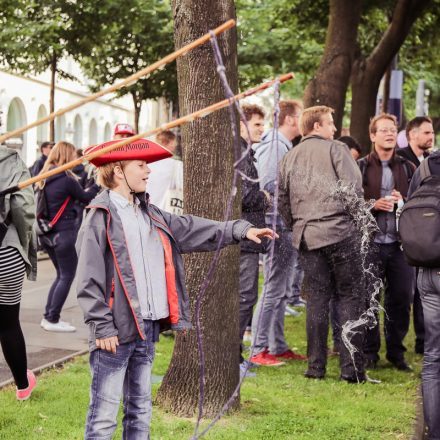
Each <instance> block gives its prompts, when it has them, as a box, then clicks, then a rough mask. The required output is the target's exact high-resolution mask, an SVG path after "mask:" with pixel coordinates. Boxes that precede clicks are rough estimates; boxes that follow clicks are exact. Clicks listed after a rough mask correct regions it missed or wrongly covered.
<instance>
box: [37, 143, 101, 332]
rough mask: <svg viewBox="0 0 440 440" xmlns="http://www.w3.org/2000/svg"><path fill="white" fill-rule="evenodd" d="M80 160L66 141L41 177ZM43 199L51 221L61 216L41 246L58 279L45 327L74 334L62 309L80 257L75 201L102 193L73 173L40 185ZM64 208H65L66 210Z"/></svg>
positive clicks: (51, 156) (56, 148)
mask: <svg viewBox="0 0 440 440" xmlns="http://www.w3.org/2000/svg"><path fill="white" fill-rule="evenodd" d="M74 159H76V151H75V147H74V146H73V145H72V144H70V143H68V142H64V141H60V142H57V143H56V144H55V146H54V147H53V148H52V150H51V152H50V153H49V156H48V158H47V160H46V162H45V164H44V167H43V169H42V170H41V172H40V174H42V173H44V172H46V171H49V170H50V169H52V168H55V167H59V166H61V165H64V164H65V163H67V162H70V161H71V160H74ZM37 187H38V189H39V190H40V193H41V194H40V196H41V197H44V199H45V201H46V213H47V217H48V218H47V219H46V220H48V221H52V220H53V219H54V218H56V217H58V220H57V221H56V223H55V225H54V226H53V228H52V229H51V230H50V232H48V233H46V234H44V235H43V236H41V244H42V246H43V248H44V249H45V250H46V252H47V253H48V254H49V257H50V259H51V260H52V263H53V264H54V266H55V269H56V273H57V276H56V278H55V281H54V282H53V284H52V286H51V288H50V290H49V295H48V297H47V303H46V309H45V312H44V317H43V319H42V321H41V327H43V328H44V329H45V330H47V331H54V332H73V331H75V330H76V329H75V327H74V326H73V325H71V324H69V323H68V322H64V321H61V320H60V315H61V309H62V308H63V305H64V303H65V301H66V298H67V295H68V294H69V290H70V286H71V285H72V281H73V279H74V277H75V272H76V265H77V256H76V251H75V241H76V237H77V234H78V224H79V222H78V219H77V216H78V210H77V209H76V206H75V202H77V201H78V202H80V203H88V202H90V200H92V199H93V198H94V197H95V195H96V194H97V193H98V190H99V187H98V186H97V185H93V186H91V187H89V188H87V189H83V188H82V187H81V185H80V183H79V182H78V178H77V177H76V176H75V174H74V173H72V172H71V171H65V172H63V173H60V174H57V175H55V176H52V177H49V178H47V179H44V180H41V181H40V182H38V183H37ZM62 207H64V209H62Z"/></svg>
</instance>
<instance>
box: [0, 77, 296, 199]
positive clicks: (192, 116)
mask: <svg viewBox="0 0 440 440" xmlns="http://www.w3.org/2000/svg"><path fill="white" fill-rule="evenodd" d="M292 78H294V75H293V73H287V74H285V75H282V76H280V77H279V78H277V79H274V80H272V81H268V82H265V83H263V84H260V85H259V86H256V87H254V88H252V89H250V90H247V91H245V92H242V93H239V94H237V95H235V96H234V98H231V99H224V100H223V101H219V102H217V103H215V104H212V105H210V106H208V107H205V108H203V109H201V110H197V111H195V112H193V113H191V114H189V115H186V116H182V117H181V118H178V119H175V120H174V121H171V122H168V123H167V124H163V125H161V126H160V127H156V128H153V129H151V130H148V131H145V132H144V133H139V134H137V135H135V136H131V137H129V138H125V139H122V140H121V141H120V142H116V143H114V144H112V145H109V146H108V147H105V148H102V149H101V150H97V151H93V152H91V153H88V154H85V155H84V156H82V157H79V158H78V159H75V160H72V161H70V162H67V163H65V164H64V165H61V166H59V167H57V168H54V169H52V170H50V171H47V172H45V173H43V174H38V175H37V176H35V177H32V178H30V179H27V180H24V181H23V182H20V183H19V184H18V185H17V186H14V187H11V188H7V189H5V190H3V191H0V197H1V196H3V195H5V194H9V193H12V192H15V191H19V190H20V189H23V188H26V187H27V186H29V185H32V184H34V183H36V182H39V181H40V180H43V179H47V178H48V177H51V176H54V175H55V174H59V173H62V172H63V171H66V170H69V169H72V168H74V167H76V166H77V165H79V164H81V163H82V162H83V161H84V160H88V161H90V160H92V159H94V158H95V157H98V156H101V155H103V154H106V153H109V152H110V151H113V150H116V149H117V148H120V147H123V146H124V145H127V144H129V143H131V142H134V141H137V140H138V139H141V138H145V137H148V136H152V135H155V134H158V133H160V132H161V131H164V130H170V129H171V128H174V127H177V126H179V125H182V124H186V123H188V122H193V121H194V120H196V119H200V118H204V117H205V116H207V115H209V114H210V113H213V112H216V111H217V110H220V109H222V108H224V107H227V106H228V105H229V104H230V103H231V102H235V101H239V100H240V99H243V98H246V97H247V96H250V95H254V94H255V93H258V92H261V91H262V90H265V89H267V88H269V87H271V86H272V85H273V84H275V82H276V81H279V82H284V81H288V80H289V79H292Z"/></svg>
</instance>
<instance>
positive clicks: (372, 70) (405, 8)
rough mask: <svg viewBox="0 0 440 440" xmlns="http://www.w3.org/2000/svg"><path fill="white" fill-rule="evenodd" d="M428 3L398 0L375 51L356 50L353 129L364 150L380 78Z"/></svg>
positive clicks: (367, 145)
mask: <svg viewBox="0 0 440 440" xmlns="http://www.w3.org/2000/svg"><path fill="white" fill-rule="evenodd" d="M429 3H430V0H398V1H397V2H396V6H395V8H394V13H393V17H392V20H391V23H390V25H389V26H388V29H387V30H386V32H385V33H384V35H383V37H382V38H381V40H380V41H379V43H378V44H377V46H376V47H375V48H374V50H373V52H372V53H371V54H370V55H369V56H368V57H364V56H363V55H362V54H360V51H358V53H357V56H356V59H355V62H354V63H353V68H352V74H351V87H352V109H351V124H350V133H351V135H352V136H354V137H355V138H356V139H357V140H358V141H359V143H360V144H361V145H362V148H363V150H364V152H368V151H369V150H370V137H369V133H368V125H369V122H370V119H371V118H372V117H373V116H374V114H375V109H376V95H377V91H378V88H379V84H380V80H381V78H382V76H383V75H384V73H385V71H386V69H387V67H388V66H389V65H390V63H391V61H392V60H393V58H394V57H395V56H396V54H397V52H398V51H399V49H400V47H401V46H402V44H403V42H404V41H405V39H406V37H407V36H408V34H409V32H410V30H411V26H412V25H413V23H414V22H415V21H416V19H417V18H418V17H420V15H421V14H422V12H423V10H424V9H425V7H426V6H427V5H428V4H429Z"/></svg>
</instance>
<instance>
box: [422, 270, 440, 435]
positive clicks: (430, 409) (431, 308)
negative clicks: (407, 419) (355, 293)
mask: <svg viewBox="0 0 440 440" xmlns="http://www.w3.org/2000/svg"><path fill="white" fill-rule="evenodd" d="M417 287H418V289H419V292H420V298H421V300H422V307H423V316H424V323H425V352H424V357H423V369H422V390H423V411H424V414H425V422H426V425H427V426H428V439H429V440H440V269H439V268H435V269H428V268H420V269H419V276H418V279H417Z"/></svg>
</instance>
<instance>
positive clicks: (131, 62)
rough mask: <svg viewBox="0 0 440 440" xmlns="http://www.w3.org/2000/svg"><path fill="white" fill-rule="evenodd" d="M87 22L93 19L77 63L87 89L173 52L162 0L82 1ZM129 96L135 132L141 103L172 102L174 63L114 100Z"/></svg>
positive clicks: (166, 7) (167, 11)
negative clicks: (86, 44) (87, 45)
mask: <svg viewBox="0 0 440 440" xmlns="http://www.w3.org/2000/svg"><path fill="white" fill-rule="evenodd" d="M82 3H83V4H87V6H88V10H87V11H85V15H87V21H90V20H93V19H95V20H97V22H98V23H101V26H100V27H94V28H93V34H94V35H93V41H92V42H91V43H90V51H89V52H88V54H87V55H86V56H83V57H82V58H81V59H80V64H81V66H82V67H83V69H84V72H85V73H86V75H87V76H88V77H89V78H91V79H92V80H93V81H94V86H93V87H92V89H93V90H96V89H100V88H102V87H104V86H105V85H107V84H114V83H115V82H117V81H118V80H120V79H123V78H126V77H128V76H129V75H131V74H133V73H136V72H138V71H139V70H141V69H143V68H144V67H147V66H148V65H150V64H152V63H154V62H155V61H157V60H158V59H160V58H163V57H164V56H165V55H167V54H169V53H171V52H172V51H173V50H174V46H173V23H172V17H171V10H170V5H169V2H168V1H167V0H124V2H123V3H121V2H120V1H119V0H117V1H116V0H105V1H101V2H96V1H94V0H84V1H83V2H82ZM127 93H129V94H130V95H131V97H132V99H133V105H134V114H135V129H136V131H138V130H139V114H140V109H141V106H142V102H143V101H145V100H146V99H156V98H159V97H165V98H167V99H168V100H170V101H176V99H177V81H176V71H175V66H174V65H169V66H167V67H165V68H164V69H162V70H156V71H155V72H152V73H151V75H149V76H148V77H147V78H143V79H140V80H138V81H137V82H136V83H135V84H133V85H131V86H128V87H124V88H123V89H120V90H119V91H118V92H117V95H118V96H123V95H126V94H127Z"/></svg>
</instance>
